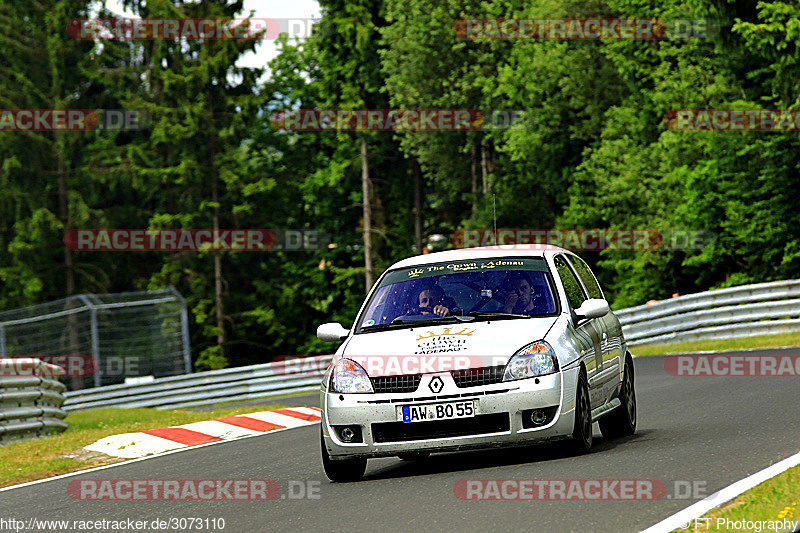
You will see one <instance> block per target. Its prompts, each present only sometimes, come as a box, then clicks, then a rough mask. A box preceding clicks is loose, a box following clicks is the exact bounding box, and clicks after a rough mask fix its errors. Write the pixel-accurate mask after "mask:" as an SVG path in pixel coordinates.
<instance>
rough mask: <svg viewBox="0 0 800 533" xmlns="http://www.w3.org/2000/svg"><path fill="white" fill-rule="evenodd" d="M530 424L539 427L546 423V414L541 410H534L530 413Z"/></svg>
mask: <svg viewBox="0 0 800 533" xmlns="http://www.w3.org/2000/svg"><path fill="white" fill-rule="evenodd" d="M531 422H533V425H534V426H541V425H542V424H544V423H545V422H547V414H546V413H545V412H544V411H543V410H541V409H534V410H533V412H532V413H531Z"/></svg>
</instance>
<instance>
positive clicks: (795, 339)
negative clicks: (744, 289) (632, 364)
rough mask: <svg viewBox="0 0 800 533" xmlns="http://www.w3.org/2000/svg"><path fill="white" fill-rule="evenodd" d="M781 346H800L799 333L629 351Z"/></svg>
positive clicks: (640, 353) (658, 352)
mask: <svg viewBox="0 0 800 533" xmlns="http://www.w3.org/2000/svg"><path fill="white" fill-rule="evenodd" d="M783 346H800V331H797V332H794V333H780V334H778V335H764V336H762V337H737V338H733V339H714V340H707V341H687V342H676V343H674V344H643V345H641V346H631V347H630V350H631V353H632V354H634V355H636V356H637V357H640V356H647V355H664V354H668V353H692V352H716V351H726V350H747V349H751V348H781V347H783Z"/></svg>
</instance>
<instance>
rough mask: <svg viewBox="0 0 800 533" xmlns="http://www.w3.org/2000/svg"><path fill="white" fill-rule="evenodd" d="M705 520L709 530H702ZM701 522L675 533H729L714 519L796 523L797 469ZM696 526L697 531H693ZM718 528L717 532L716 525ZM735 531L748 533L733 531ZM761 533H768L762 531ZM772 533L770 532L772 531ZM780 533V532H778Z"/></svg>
mask: <svg viewBox="0 0 800 533" xmlns="http://www.w3.org/2000/svg"><path fill="white" fill-rule="evenodd" d="M705 518H710V519H711V520H709V521H708V525H709V527H708V528H706V527H705V524H706V522H705V520H703V519H705ZM703 519H698V520H697V522H696V523H692V524H691V526H690V527H689V529H679V530H676V531H732V530H733V529H728V528H726V527H725V524H726V523H727V522H719V523H718V522H717V520H718V519H724V520H726V521H727V520H731V521H732V522H737V521H743V520H744V521H756V522H758V521H768V520H774V521H779V520H783V519H785V520H790V521H793V522H797V521H800V466H796V467H794V468H790V469H789V470H787V471H786V472H784V473H782V474H780V475H778V476H775V477H774V478H772V479H769V480H767V481H765V482H764V483H762V484H760V485H758V486H757V487H755V488H753V489H751V490H749V491H747V492H745V493H744V494H742V495H741V496H739V497H737V498H735V499H733V500H732V501H730V502H728V503H727V504H725V505H723V506H721V507H718V508H717V509H714V510H713V511H710V512H709V513H707V514H706V515H705V516H704V517H703ZM695 524H697V526H698V527H695ZM718 524H719V526H720V527H719V528H717V525H718ZM736 531H751V529H737V530H736ZM762 531H768V530H767V529H762ZM772 531H774V529H773V530H772ZM779 531H780V530H779Z"/></svg>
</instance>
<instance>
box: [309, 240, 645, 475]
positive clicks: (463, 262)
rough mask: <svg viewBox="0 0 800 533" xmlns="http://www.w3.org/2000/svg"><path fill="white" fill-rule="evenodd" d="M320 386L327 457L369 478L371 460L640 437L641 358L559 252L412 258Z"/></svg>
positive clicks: (588, 278) (518, 250) (583, 276)
mask: <svg viewBox="0 0 800 533" xmlns="http://www.w3.org/2000/svg"><path fill="white" fill-rule="evenodd" d="M317 336H318V337H319V338H320V339H321V340H323V341H331V342H341V341H344V342H343V343H342V344H341V346H340V347H339V349H338V350H337V351H336V354H335V355H334V358H333V363H332V364H331V366H330V367H329V368H328V370H327V372H326V374H325V376H324V378H323V381H322V389H321V406H322V423H321V448H322V463H323V466H324V469H325V473H326V474H327V476H328V477H329V478H330V479H331V480H333V481H353V480H357V479H360V478H361V477H362V476H363V474H364V471H365V470H366V465H367V459H368V458H370V457H385V456H398V457H400V458H401V459H406V460H414V459H422V458H425V457H427V456H428V455H429V454H430V453H431V452H441V451H454V450H463V449H470V448H478V447H505V446H513V445H523V444H529V443H531V441H534V440H545V439H564V440H565V441H566V442H567V444H568V445H569V446H570V447H571V448H572V449H573V450H574V451H575V453H586V452H588V451H589V450H590V449H591V446H592V423H593V422H595V421H597V422H598V423H599V425H600V430H601V432H602V434H603V435H604V436H605V437H618V436H624V435H632V434H633V433H634V432H635V431H636V395H635V392H634V370H633V359H632V358H631V355H630V353H629V352H628V350H627V347H626V344H625V339H624V338H623V336H622V329H621V327H620V323H619V320H617V318H616V317H615V316H614V314H613V313H611V312H610V310H609V306H608V303H607V302H606V300H605V299H604V298H603V292H602V290H601V289H600V286H599V284H598V283H597V280H596V279H595V277H594V275H593V274H592V272H591V271H590V269H589V267H588V266H587V265H586V263H584V262H583V261H582V260H581V259H580V258H579V257H577V256H576V255H575V254H573V253H571V252H569V251H567V250H564V249H561V248H557V247H554V246H541V245H531V246H524V245H523V246H520V245H515V246H492V247H488V248H471V249H465V250H451V251H445V252H439V253H432V254H428V255H420V256H416V257H411V258H408V259H405V260H403V261H400V262H398V263H395V264H394V265H392V267H391V268H389V269H388V270H387V271H386V272H384V274H383V275H382V276H381V277H380V279H379V280H378V281H377V283H376V284H375V286H374V287H373V288H372V290H371V291H370V293H369V295H368V296H367V298H366V300H365V302H364V304H363V305H362V307H361V309H360V311H359V313H358V317H357V319H356V321H355V323H354V327H353V328H352V329H350V330H347V329H345V328H344V327H343V326H342V325H341V324H339V323H328V324H323V325H321V326H319V328H318V329H317Z"/></svg>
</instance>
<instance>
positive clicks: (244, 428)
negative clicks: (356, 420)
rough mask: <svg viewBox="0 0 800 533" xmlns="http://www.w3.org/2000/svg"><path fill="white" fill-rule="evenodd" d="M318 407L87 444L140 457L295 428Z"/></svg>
mask: <svg viewBox="0 0 800 533" xmlns="http://www.w3.org/2000/svg"><path fill="white" fill-rule="evenodd" d="M319 415H320V410H319V408H317V407H291V408H288V409H275V410H273V411H261V412H258V413H248V414H246V415H236V416H225V417H222V418H217V419H215V420H207V421H205V422H194V423H191V424H184V425H181V426H172V427H168V428H159V429H148V430H145V431H138V432H136V433H120V434H119V435H111V436H110V437H105V438H103V439H100V440H99V441H97V442H95V443H94V444H90V445H89V446H86V447H85V449H87V450H90V451H93V452H102V453H104V454H106V455H111V456H113V457H124V458H126V459H137V458H139V457H146V456H148V455H154V454H159V453H164V452H168V451H171V450H177V449H179V448H187V447H189V446H196V445H198V444H208V443H211V442H220V441H224V440H232V439H238V438H241V437H251V436H253V435H258V434H261V433H264V432H267V431H272V430H273V429H284V428H293V427H299V426H307V425H309V424H316V423H317V422H319V421H320V416H319Z"/></svg>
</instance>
